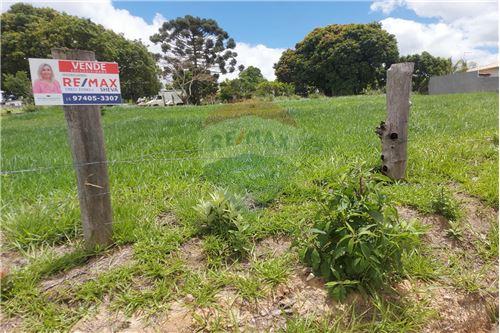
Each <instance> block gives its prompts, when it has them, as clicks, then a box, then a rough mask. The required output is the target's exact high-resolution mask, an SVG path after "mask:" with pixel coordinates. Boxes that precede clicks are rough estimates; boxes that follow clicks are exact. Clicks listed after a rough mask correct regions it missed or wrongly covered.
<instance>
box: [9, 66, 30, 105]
mask: <svg viewBox="0 0 500 333" xmlns="http://www.w3.org/2000/svg"><path fill="white" fill-rule="evenodd" d="M2 89H3V90H5V91H6V92H8V93H10V94H13V95H15V96H17V97H23V98H24V99H29V100H31V99H33V93H32V92H31V91H32V89H31V81H30V79H29V78H28V74H26V72H24V71H17V72H16V74H15V75H14V74H9V73H6V74H4V75H3V82H2Z"/></svg>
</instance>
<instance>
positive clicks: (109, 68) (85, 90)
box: [29, 58, 122, 105]
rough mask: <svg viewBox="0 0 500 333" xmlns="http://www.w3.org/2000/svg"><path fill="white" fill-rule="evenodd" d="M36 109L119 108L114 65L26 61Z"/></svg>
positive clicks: (82, 62) (116, 67)
mask: <svg viewBox="0 0 500 333" xmlns="http://www.w3.org/2000/svg"><path fill="white" fill-rule="evenodd" d="M29 64H30V72H31V83H32V86H33V96H34V98H35V104H36V105H95V104H121V102H122V98H121V94H120V78H119V76H118V74H119V71H118V64H117V63H116V62H98V61H81V60H59V59H33V58H30V59H29Z"/></svg>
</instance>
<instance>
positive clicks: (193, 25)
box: [151, 15, 237, 104]
mask: <svg viewBox="0 0 500 333" xmlns="http://www.w3.org/2000/svg"><path fill="white" fill-rule="evenodd" d="M151 41H152V42H153V43H155V44H160V45H161V49H162V52H163V54H162V55H161V59H162V60H163V68H164V75H165V77H166V78H167V79H169V80H171V81H172V82H173V83H174V86H175V87H176V88H178V89H181V90H182V92H183V94H184V96H185V98H186V99H187V101H188V102H190V103H193V104H199V103H200V102H201V101H202V99H203V98H204V97H205V93H204V85H205V84H206V82H214V80H215V81H216V80H217V79H218V77H219V74H226V73H228V72H230V73H231V72H233V71H234V70H235V66H236V56H237V54H236V52H234V51H233V49H234V48H235V47H236V43H235V42H234V40H233V39H232V38H230V37H229V35H228V33H227V32H226V31H224V30H223V29H222V28H220V27H219V25H218V24H217V22H216V21H214V20H212V19H204V18H199V17H194V16H190V15H186V16H184V17H178V18H176V19H174V20H170V21H167V22H164V23H163V25H162V27H161V28H160V30H159V32H158V33H157V34H154V35H153V36H151Z"/></svg>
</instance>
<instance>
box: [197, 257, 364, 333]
mask: <svg viewBox="0 0 500 333" xmlns="http://www.w3.org/2000/svg"><path fill="white" fill-rule="evenodd" d="M216 299H217V303H216V304H215V305H214V306H210V307H205V308H199V309H196V310H195V313H196V315H197V316H198V317H200V318H202V319H203V324H204V327H203V329H206V330H208V331H210V330H211V329H212V328H213V326H214V323H217V324H219V325H222V326H223V328H224V330H226V331H233V330H234V331H240V330H241V331H244V332H275V331H277V330H279V329H282V328H285V326H286V321H287V318H288V317H289V316H291V315H299V316H305V315H307V316H317V317H320V316H324V315H326V314H328V313H331V312H333V311H341V310H345V309H347V307H349V306H350V305H352V304H357V303H360V299H361V298H360V297H359V295H356V294H355V293H353V294H352V295H351V297H349V299H348V300H347V301H346V302H344V303H337V302H334V301H332V299H331V298H330V297H329V296H328V293H327V291H326V289H325V287H324V281H323V280H322V279H320V278H317V277H314V276H312V275H311V274H310V270H309V269H307V268H305V267H303V266H300V265H298V266H296V268H295V269H294V271H293V273H292V275H291V276H290V278H289V279H288V281H287V282H286V283H283V284H281V285H279V286H277V287H276V288H275V289H274V290H272V291H271V293H270V294H269V295H268V296H267V297H265V298H263V299H257V300H254V301H247V300H244V299H243V298H241V296H239V295H238V293H237V291H236V290H235V289H233V288H232V287H226V288H224V289H223V290H221V291H220V292H219V293H218V294H217V295H216Z"/></svg>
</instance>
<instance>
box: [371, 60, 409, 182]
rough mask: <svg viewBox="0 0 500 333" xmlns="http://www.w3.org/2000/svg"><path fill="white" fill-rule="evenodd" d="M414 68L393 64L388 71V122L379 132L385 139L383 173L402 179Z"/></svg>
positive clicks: (406, 63) (404, 167)
mask: <svg viewBox="0 0 500 333" xmlns="http://www.w3.org/2000/svg"><path fill="white" fill-rule="evenodd" d="M413 66H414V63H412V62H404V63H399V64H393V65H392V66H391V67H390V68H389V70H388V71H387V86H386V99H387V119H386V121H385V122H382V123H381V124H380V126H379V127H377V130H376V132H377V134H378V135H379V137H380V139H381V140H382V155H381V159H382V172H383V173H384V174H385V175H387V176H389V177H390V178H392V179H403V178H404V177H405V172H406V161H407V140H408V114H409V111H410V93H411V87H412V85H411V82H412V74H413Z"/></svg>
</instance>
